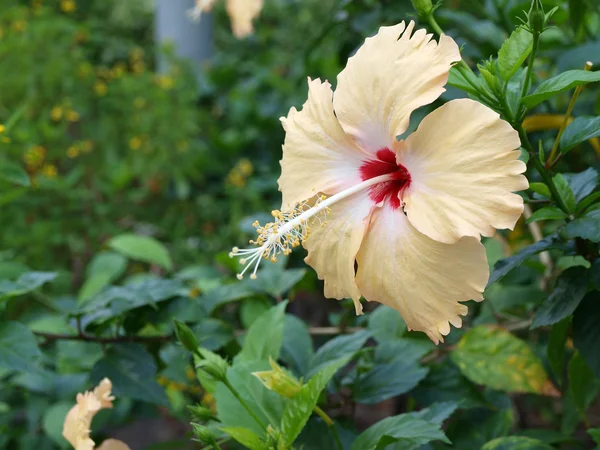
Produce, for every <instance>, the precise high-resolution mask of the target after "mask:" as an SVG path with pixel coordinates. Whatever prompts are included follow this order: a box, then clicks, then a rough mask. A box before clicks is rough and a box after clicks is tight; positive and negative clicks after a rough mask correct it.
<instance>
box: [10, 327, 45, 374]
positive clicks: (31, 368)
mask: <svg viewBox="0 0 600 450" xmlns="http://www.w3.org/2000/svg"><path fill="white" fill-rule="evenodd" d="M41 355H42V354H41V352H40V349H39V348H38V345H37V342H36V339H35V336H34V335H33V333H32V332H31V331H30V330H29V329H28V328H27V327H26V326H24V325H22V324H20V323H18V322H5V323H3V324H2V326H0V368H1V369H8V370H18V371H26V372H35V371H36V370H37V368H36V366H35V362H36V360H37V359H38V358H39V357H40V356H41Z"/></svg>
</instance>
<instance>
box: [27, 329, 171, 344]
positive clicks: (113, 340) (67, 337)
mask: <svg viewBox="0 0 600 450" xmlns="http://www.w3.org/2000/svg"><path fill="white" fill-rule="evenodd" d="M33 334H35V335H36V336H39V337H41V338H44V339H46V340H47V341H83V342H99V343H101V344H119V343H125V342H139V343H143V344H150V343H153V342H168V341H171V340H174V339H175V335H174V334H168V335H162V336H117V337H102V336H92V335H90V334H84V333H81V334H57V333H42V332H40V331H34V333H33Z"/></svg>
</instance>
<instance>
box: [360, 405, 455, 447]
mask: <svg viewBox="0 0 600 450" xmlns="http://www.w3.org/2000/svg"><path fill="white" fill-rule="evenodd" d="M423 411H426V410H423ZM423 411H419V413H422V412H423ZM419 413H416V414H415V413H408V414H400V415H398V416H393V417H388V418H386V419H383V420H381V421H379V422H377V423H376V424H375V425H372V426H370V427H369V428H367V429H366V430H365V431H364V432H363V433H362V434H361V435H360V436H359V437H358V438H357V439H356V440H355V441H354V442H353V443H352V446H351V447H350V450H379V449H384V448H385V447H386V445H389V444H392V443H398V444H402V447H399V448H402V449H411V450H412V449H417V448H419V447H420V446H422V445H425V444H427V443H429V442H431V441H442V442H445V443H447V444H449V443H450V441H448V438H447V437H446V435H445V434H444V432H443V431H442V430H441V429H440V428H441V422H438V421H437V420H435V419H436V418H435V417H427V414H421V416H420V417H419V415H418V414H419ZM427 419H429V420H427ZM442 420H443V419H442Z"/></svg>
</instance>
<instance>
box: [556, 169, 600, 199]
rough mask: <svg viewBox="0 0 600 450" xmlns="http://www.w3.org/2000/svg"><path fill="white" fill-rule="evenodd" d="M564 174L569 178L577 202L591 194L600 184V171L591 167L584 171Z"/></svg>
mask: <svg viewBox="0 0 600 450" xmlns="http://www.w3.org/2000/svg"><path fill="white" fill-rule="evenodd" d="M564 176H565V178H566V179H567V182H568V183H569V186H570V187H571V190H572V191H573V194H574V195H575V200H576V201H577V202H580V201H581V200H583V199H584V198H585V197H587V196H588V195H589V194H591V193H592V192H593V191H594V189H595V188H596V186H598V172H596V171H595V170H594V169H592V168H591V167H590V168H588V169H586V170H584V171H583V172H580V173H566V174H564Z"/></svg>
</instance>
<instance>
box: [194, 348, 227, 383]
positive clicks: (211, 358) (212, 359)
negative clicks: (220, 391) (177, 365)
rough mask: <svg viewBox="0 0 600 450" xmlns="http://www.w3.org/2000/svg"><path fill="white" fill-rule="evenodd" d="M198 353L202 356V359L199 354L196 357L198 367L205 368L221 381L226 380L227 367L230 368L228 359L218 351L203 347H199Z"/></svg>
mask: <svg viewBox="0 0 600 450" xmlns="http://www.w3.org/2000/svg"><path fill="white" fill-rule="evenodd" d="M198 353H199V354H200V356H202V359H200V358H199V357H198V356H195V357H194V360H195V362H196V368H198V369H202V370H204V371H205V372H206V373H208V374H209V375H210V376H212V377H213V378H215V379H217V380H219V381H225V380H226V379H227V369H228V368H229V364H228V363H227V361H225V360H224V359H223V358H221V357H220V356H219V355H217V354H216V353H213V352H211V351H210V350H207V349H205V348H202V347H199V348H198Z"/></svg>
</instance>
